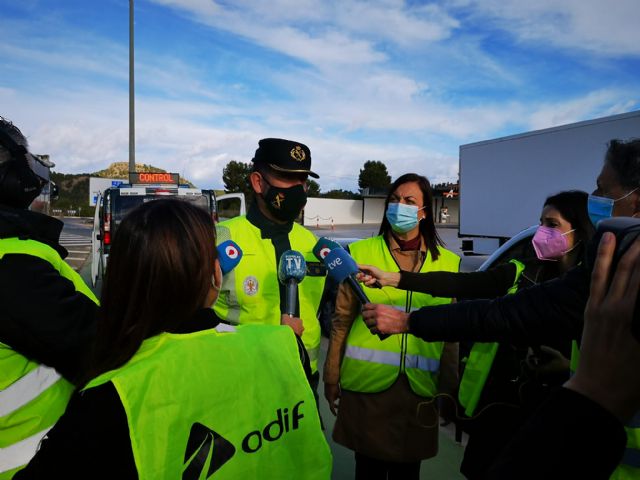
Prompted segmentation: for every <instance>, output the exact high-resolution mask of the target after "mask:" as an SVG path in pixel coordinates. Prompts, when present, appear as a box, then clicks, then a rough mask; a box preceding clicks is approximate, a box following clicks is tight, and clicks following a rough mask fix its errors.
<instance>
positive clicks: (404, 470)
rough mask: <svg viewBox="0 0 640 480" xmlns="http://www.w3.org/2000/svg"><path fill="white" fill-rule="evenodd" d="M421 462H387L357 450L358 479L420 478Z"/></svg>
mask: <svg viewBox="0 0 640 480" xmlns="http://www.w3.org/2000/svg"><path fill="white" fill-rule="evenodd" d="M420 464H421V462H419V461H418V462H406V463H405V462H387V461H386V460H379V459H377V458H371V457H367V456H366V455H363V454H361V453H358V452H356V480H419V479H420Z"/></svg>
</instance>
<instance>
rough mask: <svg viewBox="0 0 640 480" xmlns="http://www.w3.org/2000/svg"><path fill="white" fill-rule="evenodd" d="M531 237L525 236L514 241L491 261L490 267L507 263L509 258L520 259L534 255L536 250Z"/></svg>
mask: <svg viewBox="0 0 640 480" xmlns="http://www.w3.org/2000/svg"><path fill="white" fill-rule="evenodd" d="M531 238H532V237H526V238H523V239H522V240H520V241H519V242H517V243H515V244H514V245H512V246H511V248H509V249H508V250H505V251H504V252H502V254H501V255H500V256H499V257H498V258H497V259H496V260H495V261H494V262H493V263H492V265H491V267H496V266H498V265H502V264H504V263H507V262H508V261H509V260H511V259H514V258H515V259H516V260H522V259H527V258H532V257H535V256H536V252H535V250H534V249H533V245H532V244H531Z"/></svg>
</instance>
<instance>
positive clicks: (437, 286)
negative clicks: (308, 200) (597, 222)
mask: <svg viewBox="0 0 640 480" xmlns="http://www.w3.org/2000/svg"><path fill="white" fill-rule="evenodd" d="M587 198H588V194H587V193H586V192H582V191H578V190H571V191H565V192H560V193H558V194H556V195H552V196H550V197H548V198H547V199H546V200H545V202H544V206H543V208H542V212H541V213H540V227H539V228H538V231H537V232H536V234H535V235H534V237H533V241H532V243H533V249H534V251H535V253H536V256H535V257H533V258H520V259H519V260H516V259H511V260H510V261H507V260H509V259H505V262H504V263H501V264H499V265H497V266H495V267H493V268H491V269H489V270H485V271H479V272H466V273H449V272H429V273H424V274H421V273H412V272H404V271H401V272H385V271H382V270H380V269H379V268H377V267H375V266H371V265H360V268H361V269H362V270H363V271H364V272H367V273H369V275H362V276H361V280H362V281H364V282H365V284H367V285H373V284H374V283H375V282H378V284H380V285H383V286H392V287H397V288H400V289H402V290H413V291H419V292H424V293H429V294H431V295H438V296H443V297H456V298H465V299H471V298H494V297H498V296H502V295H505V294H507V293H513V292H515V291H516V290H517V289H520V288H526V287H528V286H531V285H535V284H536V283H540V282H543V281H547V280H550V279H552V278H556V277H558V276H560V275H561V274H562V273H564V272H565V271H567V270H568V269H570V268H572V267H574V266H575V265H576V264H577V263H578V262H580V261H581V259H582V258H583V256H584V254H585V252H586V245H587V244H588V243H589V240H590V239H591V237H592V236H593V231H594V228H593V225H592V223H591V221H590V220H589V216H588V214H587ZM520 250H523V249H520ZM532 346H533V347H534V349H535V361H536V362H540V363H539V364H536V365H534V364H533V362H532V361H531V360H533V359H534V357H529V359H528V360H529V361H528V362H527V363H525V360H526V359H527V351H528V348H527V345H524V344H523V345H510V344H508V343H504V344H498V343H475V344H474V345H473V347H472V348H471V352H470V354H469V355H468V359H467V361H466V364H465V367H464V372H463V375H462V378H461V384H460V391H459V394H458V398H459V401H460V404H461V405H462V407H463V409H464V411H465V413H466V414H467V415H468V416H469V417H472V416H473V417H474V418H473V420H471V421H467V422H464V423H463V426H464V427H465V430H466V431H467V432H468V433H469V434H470V437H469V442H468V444H467V448H466V449H465V455H464V458H463V461H462V465H461V467H460V470H461V472H462V473H463V474H464V475H465V476H466V477H467V478H470V479H474V478H484V476H485V475H486V471H487V469H488V468H489V466H490V465H491V462H492V460H493V459H494V458H495V456H496V455H497V454H498V453H499V451H500V450H501V448H502V447H503V446H504V445H505V444H506V442H507V441H508V440H509V439H510V438H511V436H512V435H513V434H514V433H515V432H516V431H517V429H518V426H519V425H520V424H521V423H522V422H523V421H524V419H525V418H526V416H528V414H529V413H530V412H531V411H533V409H534V408H535V407H536V406H537V405H538V403H539V402H540V400H541V399H542V398H544V396H545V395H546V394H547V393H548V391H549V388H550V387H552V386H554V387H555V386H559V385H562V383H564V382H565V381H566V380H567V377H568V364H567V358H568V357H569V356H570V351H571V339H570V338H559V339H558V340H557V342H556V343H554V344H553V345H552V347H553V348H549V347H548V346H543V347H540V346H539V345H532ZM558 353H561V354H562V355H558ZM540 357H543V358H540ZM523 407H524V408H523ZM476 416H477V418H475V417H476Z"/></svg>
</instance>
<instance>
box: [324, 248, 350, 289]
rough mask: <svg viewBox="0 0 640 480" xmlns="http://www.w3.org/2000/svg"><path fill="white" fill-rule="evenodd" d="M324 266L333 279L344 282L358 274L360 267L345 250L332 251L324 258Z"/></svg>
mask: <svg viewBox="0 0 640 480" xmlns="http://www.w3.org/2000/svg"><path fill="white" fill-rule="evenodd" d="M324 264H325V266H326V267H327V272H328V274H329V276H330V277H331V278H333V279H334V280H335V281H337V282H342V281H343V280H345V279H346V278H347V277H348V276H349V275H351V274H354V273H358V265H357V264H356V261H355V260H354V259H353V257H352V256H351V255H349V252H347V251H346V250H345V249H344V248H336V249H334V250H331V251H330V252H329V253H328V254H327V256H326V257H325V258H324Z"/></svg>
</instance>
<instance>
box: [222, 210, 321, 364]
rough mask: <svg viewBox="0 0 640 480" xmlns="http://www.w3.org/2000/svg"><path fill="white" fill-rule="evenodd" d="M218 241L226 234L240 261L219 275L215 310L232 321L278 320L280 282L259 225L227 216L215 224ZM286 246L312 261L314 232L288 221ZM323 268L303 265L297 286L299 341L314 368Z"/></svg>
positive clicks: (274, 322)
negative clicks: (303, 272)
mask: <svg viewBox="0 0 640 480" xmlns="http://www.w3.org/2000/svg"><path fill="white" fill-rule="evenodd" d="M217 230H218V238H219V239H220V240H222V239H227V238H230V239H231V240H233V241H234V242H236V243H237V244H238V245H239V246H240V248H241V249H242V252H243V253H242V259H241V260H240V263H239V264H238V265H237V266H236V267H235V268H234V269H233V270H232V271H231V272H229V273H228V274H227V275H225V276H224V279H223V282H222V288H221V291H220V295H219V296H218V300H217V302H216V303H215V305H214V307H213V308H214V310H215V312H216V315H217V316H218V317H219V318H221V319H223V320H225V321H226V322H227V323H231V324H234V325H237V324H249V323H259V324H265V325H279V324H280V318H281V315H282V313H281V311H280V286H279V283H278V266H277V265H276V253H275V249H274V247H273V244H272V243H271V240H269V239H265V238H262V236H261V234H260V229H258V228H257V227H256V226H254V225H253V224H252V223H251V222H249V220H247V218H246V216H241V217H236V218H232V219H231V220H227V221H225V222H221V223H219V224H218V226H217ZM289 241H290V243H291V249H292V250H297V251H298V252H300V253H301V254H302V255H303V256H304V258H305V260H306V261H307V263H309V262H311V263H317V262H318V261H317V259H316V258H315V256H314V255H313V247H314V246H315V244H316V237H315V235H313V233H311V232H310V231H309V230H307V229H306V228H304V227H302V226H300V225H298V224H297V223H294V224H293V229H292V230H291V232H290V233H289ZM324 281H325V275H324V269H322V270H320V271H313V270H311V269H310V268H309V265H307V275H306V276H305V278H304V279H303V280H302V282H300V284H299V285H298V292H299V296H298V302H299V304H300V318H301V319H302V323H303V325H304V332H303V334H302V341H303V343H304V346H305V347H306V349H307V352H308V353H309V358H310V360H311V370H312V372H316V371H317V370H318V351H319V349H320V323H319V321H318V316H317V312H318V307H319V306H320V299H321V298H322V290H323V288H324Z"/></svg>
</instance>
